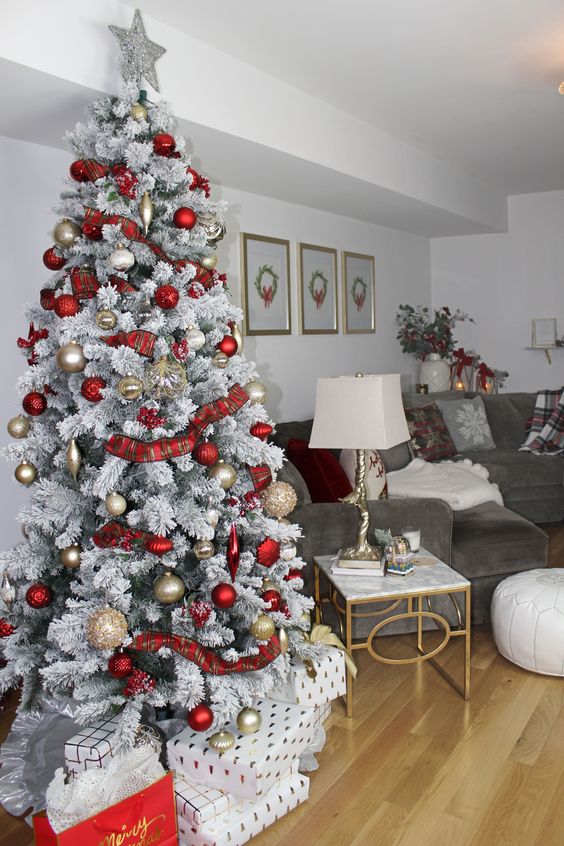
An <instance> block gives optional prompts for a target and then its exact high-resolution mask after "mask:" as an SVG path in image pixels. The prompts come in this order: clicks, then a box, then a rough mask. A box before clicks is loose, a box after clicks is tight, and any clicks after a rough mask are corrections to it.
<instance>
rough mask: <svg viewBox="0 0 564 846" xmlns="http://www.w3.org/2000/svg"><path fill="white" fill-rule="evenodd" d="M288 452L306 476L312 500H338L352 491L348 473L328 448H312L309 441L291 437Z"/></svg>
mask: <svg viewBox="0 0 564 846" xmlns="http://www.w3.org/2000/svg"><path fill="white" fill-rule="evenodd" d="M286 454H287V456H288V458H289V459H290V461H291V462H292V464H294V465H295V466H296V467H297V469H298V470H299V471H300V473H301V474H302V476H303V477H304V481H305V483H306V485H307V489H308V491H309V495H310V496H311V501H312V502H338V501H339V499H340V498H341V497H343V496H347V494H350V492H351V491H352V487H351V483H350V482H349V480H348V478H347V474H346V473H345V471H344V470H343V468H342V467H341V465H340V463H339V460H338V459H337V457H336V456H335V455H333V453H332V452H330V451H329V450H328V449H310V448H309V444H308V442H307V441H302V440H299V439H298V438H290V440H289V441H288V446H287V447H286Z"/></svg>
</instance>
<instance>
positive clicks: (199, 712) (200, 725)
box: [186, 702, 213, 731]
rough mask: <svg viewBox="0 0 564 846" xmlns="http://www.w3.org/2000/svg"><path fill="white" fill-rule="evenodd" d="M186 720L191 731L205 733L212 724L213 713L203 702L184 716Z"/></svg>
mask: <svg viewBox="0 0 564 846" xmlns="http://www.w3.org/2000/svg"><path fill="white" fill-rule="evenodd" d="M186 720H187V722H188V725H189V726H190V728H191V729H192V731H207V730H208V729H209V728H210V726H211V725H212V723H213V711H212V709H211V708H209V707H208V706H207V705H204V703H203V702H200V704H199V705H196V707H195V708H192V710H191V711H188V713H187V714H186Z"/></svg>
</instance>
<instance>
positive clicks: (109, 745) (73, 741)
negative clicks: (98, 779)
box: [65, 717, 119, 776]
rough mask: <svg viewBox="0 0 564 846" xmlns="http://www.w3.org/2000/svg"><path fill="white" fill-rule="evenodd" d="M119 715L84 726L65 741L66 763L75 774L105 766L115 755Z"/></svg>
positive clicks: (72, 773)
mask: <svg viewBox="0 0 564 846" xmlns="http://www.w3.org/2000/svg"><path fill="white" fill-rule="evenodd" d="M118 726H119V717H111V718H110V719H109V720H99V721H98V722H96V723H92V725H90V726H84V727H83V728H81V729H80V731H79V732H78V733H77V734H75V735H74V736H73V737H71V738H70V740H67V742H66V743H65V765H66V767H67V769H68V771H69V773H70V774H71V776H74V775H75V774H76V773H78V772H81V771H82V770H92V769H99V768H100V767H105V766H107V764H108V763H109V762H110V760H111V759H112V756H113V747H114V745H115V734H116V731H117V728H118Z"/></svg>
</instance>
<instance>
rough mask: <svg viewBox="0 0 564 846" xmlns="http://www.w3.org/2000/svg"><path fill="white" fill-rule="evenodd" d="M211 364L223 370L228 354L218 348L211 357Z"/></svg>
mask: <svg viewBox="0 0 564 846" xmlns="http://www.w3.org/2000/svg"><path fill="white" fill-rule="evenodd" d="M212 364H213V366H214V367H219V369H220V370H225V368H226V367H227V365H228V364H229V356H228V355H226V354H225V353H224V352H222V351H221V350H218V351H217V352H216V353H215V354H214V357H213V358H212Z"/></svg>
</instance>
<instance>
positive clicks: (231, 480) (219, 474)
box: [208, 458, 237, 491]
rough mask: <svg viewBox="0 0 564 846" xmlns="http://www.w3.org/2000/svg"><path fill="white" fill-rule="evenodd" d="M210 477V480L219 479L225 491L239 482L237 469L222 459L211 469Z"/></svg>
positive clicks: (209, 471)
mask: <svg viewBox="0 0 564 846" xmlns="http://www.w3.org/2000/svg"><path fill="white" fill-rule="evenodd" d="M208 476H209V478H210V479H217V481H218V482H219V484H220V485H221V487H222V488H223V490H224V491H226V490H228V489H229V488H230V487H232V486H233V485H234V484H235V482H236V481H237V471H236V470H235V468H234V467H233V466H232V465H231V464H228V463H227V462H226V461H223V459H221V458H220V459H219V461H218V462H217V463H216V464H214V465H213V467H210V469H209V470H208Z"/></svg>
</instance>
